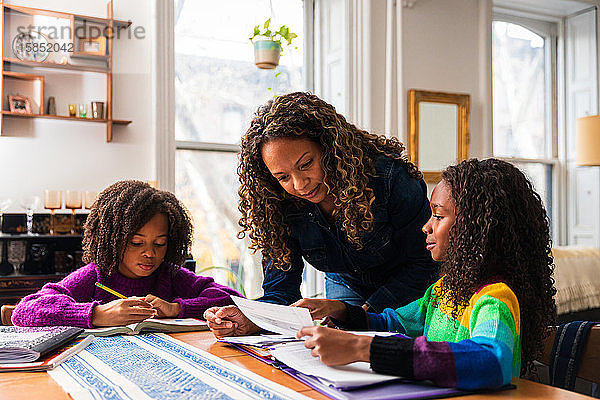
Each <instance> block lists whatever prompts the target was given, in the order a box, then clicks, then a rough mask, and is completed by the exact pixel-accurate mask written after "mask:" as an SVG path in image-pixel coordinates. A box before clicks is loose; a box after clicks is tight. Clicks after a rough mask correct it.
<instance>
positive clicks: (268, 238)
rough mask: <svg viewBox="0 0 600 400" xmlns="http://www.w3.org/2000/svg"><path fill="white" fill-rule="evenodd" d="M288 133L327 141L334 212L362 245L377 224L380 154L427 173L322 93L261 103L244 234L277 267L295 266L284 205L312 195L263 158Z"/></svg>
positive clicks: (253, 130)
mask: <svg viewBox="0 0 600 400" xmlns="http://www.w3.org/2000/svg"><path fill="white" fill-rule="evenodd" d="M280 138H288V139H289V138H291V139H308V140H311V141H313V142H315V143H318V144H319V146H320V147H321V150H322V152H323V155H322V158H321V164H322V167H323V170H324V177H323V183H324V184H325V186H326V187H327V190H328V193H329V194H330V195H331V196H332V197H333V203H334V210H333V218H335V219H337V218H341V220H342V225H343V227H344V230H345V232H346V236H347V239H348V241H349V242H351V243H353V244H354V245H355V246H356V247H357V248H359V249H360V248H361V247H362V244H361V238H362V237H363V236H364V234H366V233H368V232H370V231H371V230H372V229H373V214H372V212H371V204H372V203H373V201H374V200H375V195H374V193H373V190H372V189H371V188H369V187H367V184H368V182H369V177H372V176H375V168H374V166H373V162H374V160H375V158H376V157H377V156H378V155H385V156H387V157H391V158H394V159H397V160H401V162H402V163H403V164H404V165H405V166H406V168H407V170H408V172H409V174H410V176H411V177H412V178H413V179H421V178H422V174H421V172H420V171H419V170H418V169H417V167H416V166H415V165H414V164H412V163H411V162H409V161H408V159H407V158H406V156H405V155H404V146H403V145H402V143H400V142H399V141H398V139H396V138H386V137H385V136H378V135H373V134H370V133H368V132H366V131H363V130H360V129H358V128H357V127H356V126H354V125H352V124H351V123H349V122H347V121H346V119H345V118H344V117H343V116H342V115H340V114H338V113H337V112H336V111H335V108H334V107H333V106H332V105H331V104H328V103H326V102H325V101H323V100H321V99H319V98H318V97H317V96H315V95H313V94H310V93H304V92H294V93H289V94H286V95H283V96H279V97H277V98H276V99H274V100H269V101H268V102H267V103H266V104H265V105H264V106H262V107H259V109H258V111H257V112H256V114H255V116H254V119H253V120H252V122H251V124H250V128H249V129H248V131H247V132H246V134H245V135H244V137H243V138H242V143H241V152H240V156H239V165H238V169H237V172H238V175H239V180H240V184H241V186H240V189H239V195H240V200H239V204H238V208H239V210H240V211H241V213H242V217H241V219H240V220H239V224H240V226H241V227H242V229H241V231H240V232H239V233H238V238H240V239H242V238H243V237H244V236H245V234H246V232H248V236H249V238H250V241H251V245H250V248H251V249H253V250H261V251H262V255H263V265H264V264H265V263H266V262H268V260H273V261H274V263H273V264H274V266H275V267H277V268H279V269H282V270H287V269H289V267H290V265H291V252H290V250H289V249H288V247H287V246H286V239H287V238H288V237H289V230H288V227H287V225H286V224H285V222H284V207H285V205H286V204H291V205H296V206H300V205H301V204H303V202H305V200H301V199H298V198H296V197H294V196H292V195H290V194H288V193H287V192H285V190H284V189H283V188H282V187H281V185H280V183H279V182H278V181H277V180H276V179H275V178H274V177H273V176H272V175H271V173H270V172H269V170H268V169H267V167H266V165H265V163H264V162H263V159H262V148H263V146H264V145H265V144H266V143H269V142H270V141H272V140H276V139H280Z"/></svg>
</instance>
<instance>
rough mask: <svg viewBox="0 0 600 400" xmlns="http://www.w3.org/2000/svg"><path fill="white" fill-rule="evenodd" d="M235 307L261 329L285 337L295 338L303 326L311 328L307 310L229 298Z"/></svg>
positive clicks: (310, 319) (234, 297)
mask: <svg viewBox="0 0 600 400" xmlns="http://www.w3.org/2000/svg"><path fill="white" fill-rule="evenodd" d="M231 299H232V300H233V301H234V303H235V305H236V306H238V308H239V309H240V311H241V312H242V313H243V314H244V315H245V316H246V317H247V318H248V319H249V320H250V321H252V322H254V323H255V324H256V325H257V326H259V327H261V328H262V329H266V330H268V331H272V332H275V333H279V334H282V335H286V336H295V335H296V333H297V332H298V330H300V328H302V327H303V326H312V325H313V320H312V318H311V316H310V311H308V308H304V307H290V306H282V305H279V304H271V303H265V302H262V301H254V300H248V299H244V298H242V297H237V296H231Z"/></svg>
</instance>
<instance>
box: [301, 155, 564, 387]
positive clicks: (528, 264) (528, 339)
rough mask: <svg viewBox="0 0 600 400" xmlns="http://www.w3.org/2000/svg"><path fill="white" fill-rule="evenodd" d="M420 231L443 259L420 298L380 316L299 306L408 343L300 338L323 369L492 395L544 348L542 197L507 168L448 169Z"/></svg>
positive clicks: (315, 330)
mask: <svg viewBox="0 0 600 400" xmlns="http://www.w3.org/2000/svg"><path fill="white" fill-rule="evenodd" d="M430 205H431V211H432V216H431V219H430V220H429V221H428V222H427V224H425V226H424V227H423V232H425V234H426V235H427V240H426V243H427V249H428V250H429V251H430V252H431V255H432V257H433V259H434V260H438V261H444V264H443V267H442V270H441V271H440V276H441V278H440V279H439V280H438V281H437V282H436V283H434V284H433V285H432V286H431V287H430V288H429V289H428V290H427V292H426V293H425V295H424V296H423V297H422V298H420V299H418V300H416V301H414V302H412V303H410V304H408V305H406V306H404V307H401V308H398V309H396V310H392V309H389V308H388V309H386V310H384V312H383V313H381V314H372V313H366V312H365V311H364V310H363V308H361V307H356V306H351V305H349V304H346V303H343V302H340V301H336V300H310V299H305V300H303V301H302V306H303V307H308V308H309V309H311V312H312V313H322V312H323V310H328V311H330V312H329V313H330V320H331V321H333V322H334V323H335V324H336V325H338V326H340V327H343V328H345V329H353V330H361V329H363V330H364V329H368V330H380V331H381V330H389V331H398V332H401V333H404V334H406V335H408V336H409V337H410V338H406V339H405V338H398V337H379V336H375V337H374V338H372V337H368V336H361V335H354V334H351V333H348V332H343V331H341V330H336V329H331V328H325V327H305V328H302V329H301V330H300V331H299V332H298V337H302V336H311V337H310V338H309V339H307V340H306V341H305V345H306V347H308V348H310V349H312V354H313V355H314V356H317V357H320V358H321V361H322V362H323V363H325V364H327V365H343V364H348V363H351V362H354V361H368V362H370V364H371V368H372V369H373V370H374V371H376V372H379V373H384V374H392V375H400V376H404V377H412V378H415V379H419V380H421V379H423V380H431V381H433V382H434V383H435V384H437V385H440V386H450V387H457V388H459V389H466V390H474V389H482V388H496V387H500V386H504V385H506V384H508V383H510V382H511V380H512V378H513V377H518V376H519V375H520V373H521V372H525V371H527V370H528V369H529V368H530V367H531V365H532V361H533V359H534V358H535V357H536V356H537V355H538V354H539V352H540V351H541V345H542V339H543V337H544V335H545V331H546V327H547V326H549V325H550V324H552V323H554V320H555V317H556V306H555V303H554V299H553V296H554V293H555V292H556V290H555V289H554V286H553V283H554V281H553V279H552V277H551V274H552V271H553V260H552V257H551V254H550V235H549V225H548V217H547V215H546V211H545V210H544V207H543V205H542V201H541V199H540V196H539V195H538V194H537V193H535V192H534V190H533V187H532V184H531V183H530V182H529V181H528V180H527V178H525V176H524V175H523V173H522V172H521V171H519V170H518V169H517V168H515V167H514V166H512V165H511V164H508V163H506V162H504V161H500V160H495V159H488V160H483V161H479V160H470V161H464V162H462V163H460V164H459V165H457V166H451V167H448V168H447V169H446V170H445V171H444V172H443V174H442V181H441V182H440V183H439V184H438V185H437V187H436V188H435V190H434V191H433V194H432V197H431V202H430Z"/></svg>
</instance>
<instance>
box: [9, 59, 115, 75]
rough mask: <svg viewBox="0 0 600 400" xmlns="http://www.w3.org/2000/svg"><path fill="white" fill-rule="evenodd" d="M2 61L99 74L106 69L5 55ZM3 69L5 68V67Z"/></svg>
mask: <svg viewBox="0 0 600 400" xmlns="http://www.w3.org/2000/svg"><path fill="white" fill-rule="evenodd" d="M3 61H4V63H5V64H7V66H10V65H20V66H23V67H31V68H53V69H60V70H72V71H81V72H98V73H101V74H105V73H106V71H107V68H103V67H95V66H91V65H89V66H88V65H73V64H59V63H53V62H39V61H25V60H19V59H18V58H10V57H5V58H4V60H3ZM4 70H6V68H5V69H4Z"/></svg>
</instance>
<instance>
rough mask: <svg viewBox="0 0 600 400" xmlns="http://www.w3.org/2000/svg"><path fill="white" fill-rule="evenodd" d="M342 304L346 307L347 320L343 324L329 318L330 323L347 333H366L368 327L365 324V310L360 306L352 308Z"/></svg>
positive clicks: (349, 305)
mask: <svg viewBox="0 0 600 400" xmlns="http://www.w3.org/2000/svg"><path fill="white" fill-rule="evenodd" d="M343 303H344V305H345V306H346V312H347V316H348V318H347V319H346V321H344V322H342V321H340V320H337V319H335V318H331V321H332V322H333V323H334V324H335V325H336V326H338V327H340V328H343V329H345V330H348V331H366V330H367V329H369V325H368V323H367V313H366V312H365V310H364V309H363V308H362V307H360V306H353V305H351V304H348V303H346V302H343Z"/></svg>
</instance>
